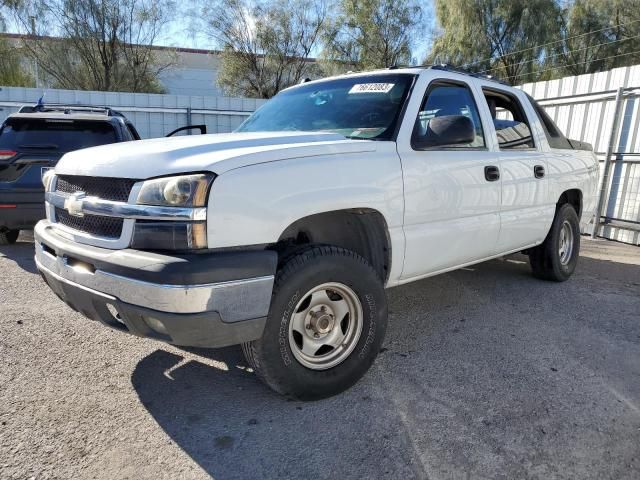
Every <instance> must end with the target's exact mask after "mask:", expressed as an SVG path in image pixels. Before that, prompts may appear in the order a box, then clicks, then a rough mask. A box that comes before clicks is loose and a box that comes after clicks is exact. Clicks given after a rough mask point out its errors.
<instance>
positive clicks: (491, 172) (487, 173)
mask: <svg viewBox="0 0 640 480" xmlns="http://www.w3.org/2000/svg"><path fill="white" fill-rule="evenodd" d="M484 178H485V179H486V180H487V182H495V181H496V180H500V169H499V168H498V167H496V166H495V165H488V166H486V167H484Z"/></svg>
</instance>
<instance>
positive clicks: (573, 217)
mask: <svg viewBox="0 0 640 480" xmlns="http://www.w3.org/2000/svg"><path fill="white" fill-rule="evenodd" d="M565 222H567V223H568V225H569V226H570V229H571V232H572V234H573V236H572V250H571V254H570V256H569V257H568V258H567V259H566V261H565V262H564V263H563V262H562V261H561V256H560V252H559V248H560V237H561V234H562V229H563V225H564V224H565ZM579 255H580V220H579V219H578V214H577V213H576V211H575V209H574V208H573V206H572V205H570V204H568V203H565V204H563V205H561V206H560V207H558V209H557V210H556V216H555V218H554V219H553V224H552V225H551V229H550V230H549V233H548V234H547V238H546V239H545V241H544V242H543V243H542V244H540V245H538V246H537V247H535V248H532V249H531V250H530V251H529V263H530V264H531V269H532V270H533V275H534V276H535V277H537V278H541V279H543V280H552V281H556V282H564V281H565V280H568V279H569V277H571V275H572V274H573V272H574V270H575V269H576V265H577V264H578V257H579Z"/></svg>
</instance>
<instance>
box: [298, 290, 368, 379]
mask: <svg viewBox="0 0 640 480" xmlns="http://www.w3.org/2000/svg"><path fill="white" fill-rule="evenodd" d="M362 323H363V310H362V304H361V303H360V300H359V299H358V296H357V295H356V293H355V292H354V291H353V290H352V289H351V288H349V287H347V286H346V285H344V284H342V283H337V282H329V283H323V284H322V285H318V286H317V287H314V288H312V289H311V290H309V291H308V292H307V293H306V294H305V295H304V296H302V298H301V299H300V301H298V303H297V305H296V307H295V308H294V310H293V313H292V315H291V318H290V320H289V348H290V349H291V352H292V353H293V356H294V357H295V358H296V360H297V361H298V362H300V363H301V364H302V365H303V366H305V367H307V368H309V369H311V370H327V369H329V368H332V367H335V366H336V365H338V364H340V363H342V362H344V361H345V360H346V359H347V357H349V355H350V354H351V352H353V350H354V349H355V347H356V345H357V344H358V340H359V339H360V335H361V333H362Z"/></svg>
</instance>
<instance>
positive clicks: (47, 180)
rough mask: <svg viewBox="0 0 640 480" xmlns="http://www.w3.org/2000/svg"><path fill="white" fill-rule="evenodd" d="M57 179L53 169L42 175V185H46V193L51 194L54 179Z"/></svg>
mask: <svg viewBox="0 0 640 480" xmlns="http://www.w3.org/2000/svg"><path fill="white" fill-rule="evenodd" d="M54 178H56V174H55V173H54V172H53V169H51V170H47V171H46V172H44V175H42V184H43V185H44V191H45V192H50V191H51V186H52V185H53V179H54Z"/></svg>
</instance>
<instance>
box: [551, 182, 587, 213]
mask: <svg viewBox="0 0 640 480" xmlns="http://www.w3.org/2000/svg"><path fill="white" fill-rule="evenodd" d="M565 203H568V204H570V205H573V208H575V210H576V213H577V214H578V218H581V217H582V192H581V191H580V190H578V189H577V188H574V189H572V190H566V191H565V192H562V195H560V199H559V200H558V203H557V206H558V207H559V206H561V205H564V204H565Z"/></svg>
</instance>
